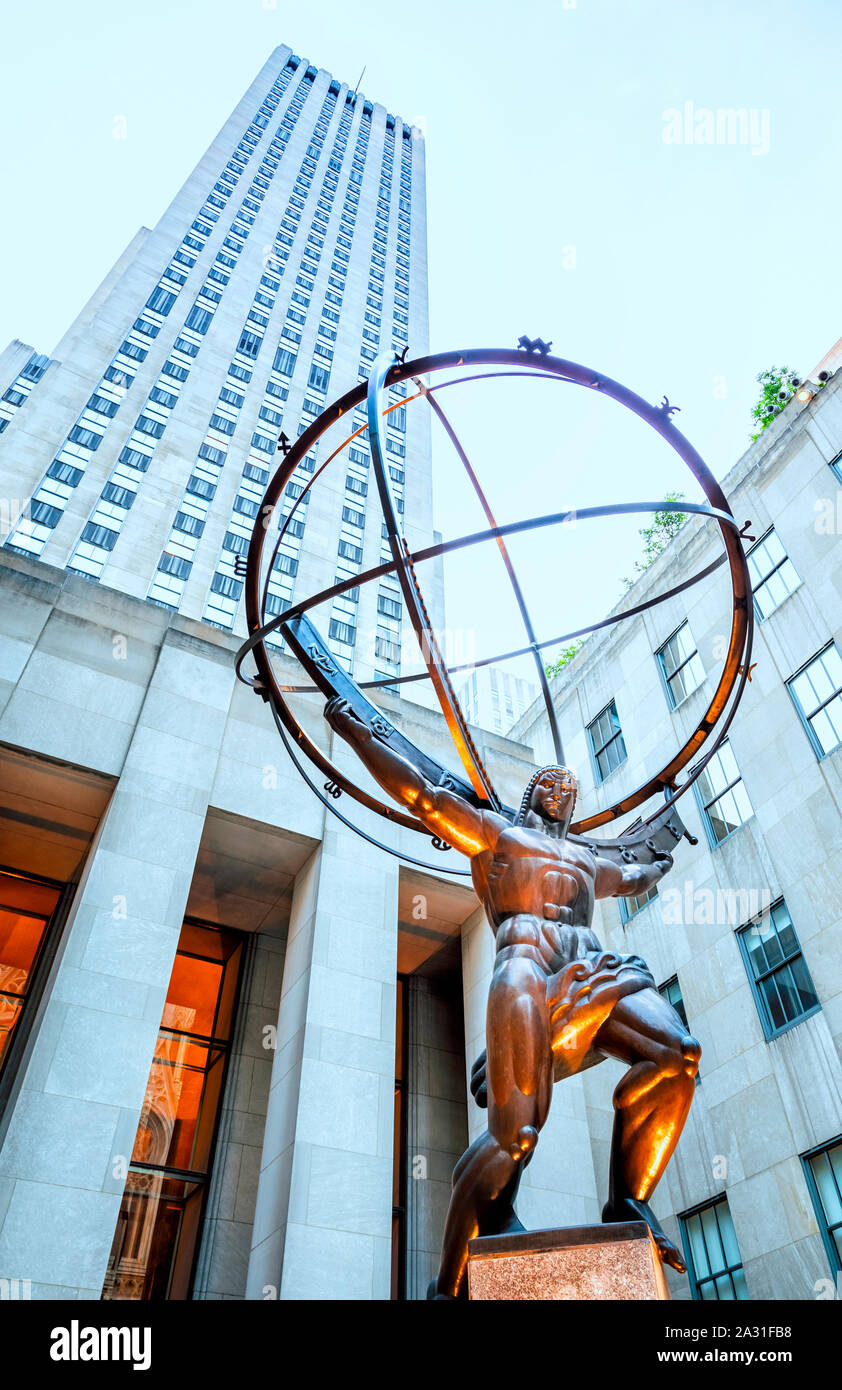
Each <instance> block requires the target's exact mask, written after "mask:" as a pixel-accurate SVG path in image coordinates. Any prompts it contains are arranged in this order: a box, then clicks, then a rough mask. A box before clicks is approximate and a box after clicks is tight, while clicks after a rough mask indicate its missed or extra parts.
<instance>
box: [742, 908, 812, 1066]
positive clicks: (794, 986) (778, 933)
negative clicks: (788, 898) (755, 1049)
mask: <svg viewBox="0 0 842 1390" xmlns="http://www.w3.org/2000/svg"><path fill="white" fill-rule="evenodd" d="M737 934H738V936H739V939H740V948H741V950H742V953H743V960H744V961H745V967H746V970H747V972H748V978H749V982H750V984H751V987H752V990H753V992H754V1002H755V1004H756V1005H757V1012H758V1013H759V1015H760V1022H761V1023H762V1024H763V1031H764V1033H765V1034H766V1039H767V1041H768V1040H769V1039H770V1038H774V1037H777V1035H778V1034H779V1033H783V1032H784V1031H785V1030H786V1029H787V1028H792V1027H793V1025H794V1024H796V1023H800V1022H801V1020H802V1019H803V1018H807V1017H808V1015H810V1014H813V1013H816V1011H817V1010H818V1009H820V1008H821V1004H820V1003H819V999H818V995H817V994H816V991H815V989H814V987H813V981H812V979H811V978H810V972H809V970H808V969H807V964H806V961H805V960H804V957H803V956H802V954H801V945H800V942H799V940H798V937H797V935H796V932H795V927H794V926H793V925H792V918H791V917H790V915H789V911H788V909H787V906H786V903H785V902H784V900H783V898H781V900H780V901H779V902H776V903H773V904H772V907H771V908H770V909H769V911H768V913H766V914H763V915H761V916H760V917H757V918H755V919H754V921H752V922H749V923H748V924H747V925H746V926H745V927H741V928H740V930H739V932H738V933H737Z"/></svg>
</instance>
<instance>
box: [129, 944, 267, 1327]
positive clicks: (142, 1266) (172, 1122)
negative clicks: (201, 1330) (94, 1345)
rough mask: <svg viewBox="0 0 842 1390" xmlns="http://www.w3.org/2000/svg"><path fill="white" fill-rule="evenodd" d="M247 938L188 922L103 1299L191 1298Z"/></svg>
mask: <svg viewBox="0 0 842 1390" xmlns="http://www.w3.org/2000/svg"><path fill="white" fill-rule="evenodd" d="M241 954H242V938H241V937H240V936H239V934H238V933H235V932H230V931H224V930H221V929H220V928H218V927H206V926H204V925H201V924H199V923H193V922H189V921H188V922H185V923H184V926H183V927H182V929H181V936H180V938H179V943H178V951H177V953H176V957H175V963H174V965H173V970H172V975H171V977H170V983H169V988H168V990H167V998H166V1002H165V1004H164V1011H163V1017H162V1019H161V1026H160V1029H159V1031H158V1040H157V1043H156V1045H155V1055H154V1058H153V1061H152V1067H151V1070H150V1073H149V1081H148V1084H147V1090H146V1099H145V1101H144V1103H143V1106H142V1108H141V1120H140V1124H139V1126H138V1129H137V1133H136V1135H135V1140H134V1146H133V1149H132V1154H131V1162H130V1167H129V1172H128V1177H127V1180H126V1185H125V1189H124V1192H123V1198H122V1202H121V1205H120V1212H119V1215H118V1217H117V1226H116V1230H115V1233H114V1241H113V1244H112V1247H111V1254H110V1256H109V1259H108V1269H107V1272H106V1275H105V1282H104V1284H103V1290H102V1297H103V1298H105V1299H133V1300H142V1301H151V1300H156V1301H157V1300H163V1299H173V1300H181V1299H187V1298H189V1297H190V1280H191V1271H192V1268H193V1257H194V1253H195V1250H196V1247H197V1244H198V1240H199V1235H200V1231H201V1222H202V1213H203V1208H204V1204H205V1198H206V1195H207V1190H208V1181H209V1178H210V1173H211V1165H212V1158H213V1147H214V1134H215V1131H216V1121H217V1116H218V1112H219V1105H220V1100H221V1097H222V1085H223V1080H224V1077H225V1072H226V1067H227V1060H228V1053H229V1050H230V1039H231V1029H232V1024H233V1017H234V1003H235V999H236V995H237V983H238V976H239V972H240V958H241Z"/></svg>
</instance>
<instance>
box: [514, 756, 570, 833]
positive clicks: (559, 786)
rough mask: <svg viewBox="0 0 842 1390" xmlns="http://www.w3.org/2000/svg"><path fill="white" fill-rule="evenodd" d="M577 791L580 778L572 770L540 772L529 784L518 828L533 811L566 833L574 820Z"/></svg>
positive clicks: (524, 795)
mask: <svg viewBox="0 0 842 1390" xmlns="http://www.w3.org/2000/svg"><path fill="white" fill-rule="evenodd" d="M577 791H578V785H577V782H576V774H575V773H574V772H572V771H571V769H570V768H569V767H542V768H539V770H538V771H537V772H536V773H535V774H534V775H533V776H532V777H531V778H530V779H529V782H528V783H527V786H526V791H525V792H524V793H523V800H522V801H521V803H520V810H519V812H518V816H517V820H516V822H515V824H516V825H524V824H526V821H527V817H528V814H529V812H530V811H531V812H532V813H533V815H536V816H538V817H539V819H540V820H542V821H547V822H549V823H550V824H551V825H558V826H560V827H561V829H562V831H566V830H567V827H568V826H569V824H570V822H571V820H572V819H573V808H574V806H575V805H576V793H577Z"/></svg>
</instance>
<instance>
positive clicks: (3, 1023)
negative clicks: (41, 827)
mask: <svg viewBox="0 0 842 1390" xmlns="http://www.w3.org/2000/svg"><path fill="white" fill-rule="evenodd" d="M60 892H61V890H60V888H59V887H58V886H57V885H55V884H48V883H46V882H41V881H39V880H38V879H34V878H29V877H27V876H26V875H23V874H3V873H0V1071H2V1069H3V1067H4V1066H5V1064H6V1061H7V1060H8V1057H9V1052H10V1044H11V1042H12V1038H13V1037H14V1034H15V1031H16V1030H17V1028H18V1026H19V1024H20V1021H21V1016H22V1015H23V1013H24V1010H25V1009H26V1006H27V999H28V998H29V997H30V995H31V992H32V984H33V980H34V978H35V972H36V969H37V966H38V962H39V960H40V958H41V955H42V953H43V949H44V943H45V940H46V936H47V929H48V927H49V923H50V918H51V916H52V915H53V913H54V911H55V908H56V905H57V903H58V900H59V895H60ZM16 1050H18V1051H19V1049H16ZM12 1065H13V1066H16V1065H17V1064H16V1063H13V1064H12Z"/></svg>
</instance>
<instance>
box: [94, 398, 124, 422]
mask: <svg viewBox="0 0 842 1390" xmlns="http://www.w3.org/2000/svg"><path fill="white" fill-rule="evenodd" d="M88 409H89V410H95V411H96V412H97V414H98V415H107V416H108V418H109V419H111V418H112V417H113V416H115V415H116V414H117V411H118V410H119V409H120V402H119V401H110V400H108V398H107V397H106V396H98V395H97V394H96V392H94V394H93V395H92V396H91V399H90V400H89V401H88Z"/></svg>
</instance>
